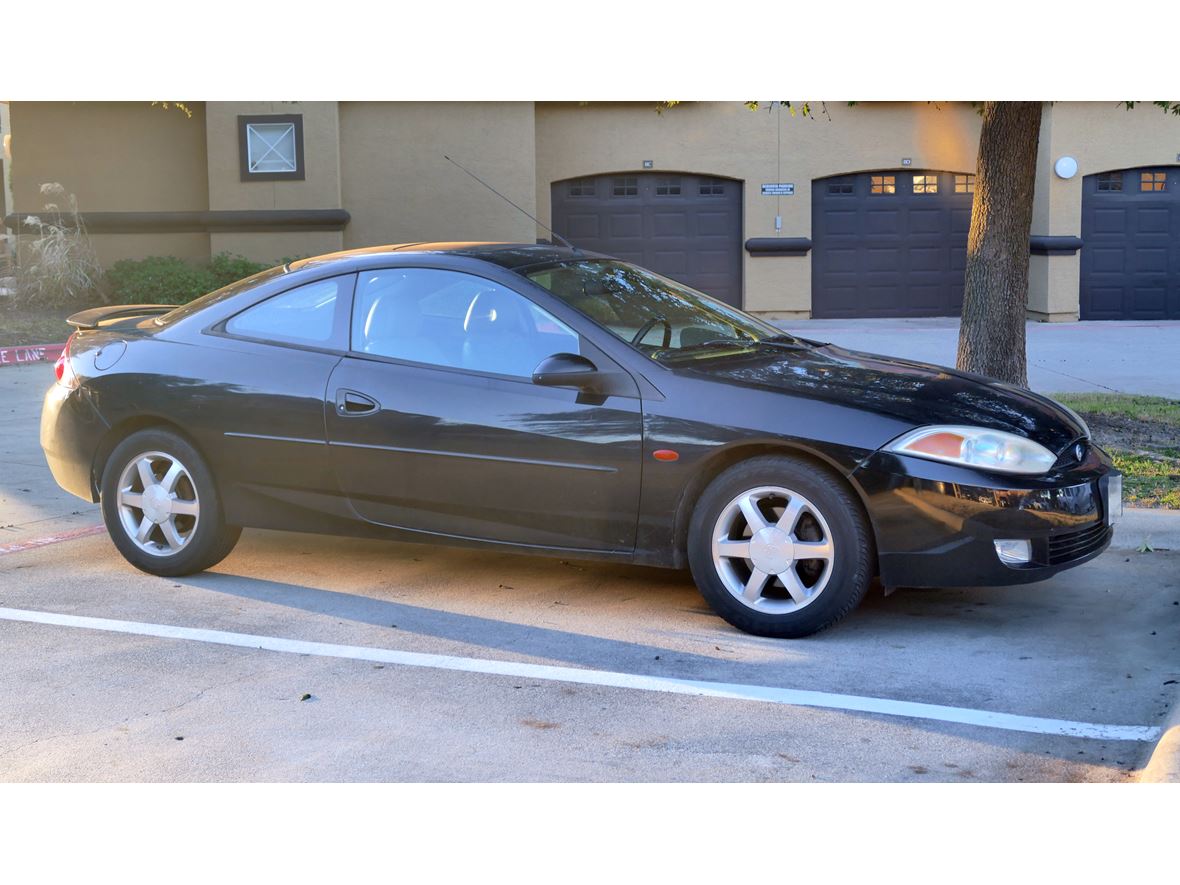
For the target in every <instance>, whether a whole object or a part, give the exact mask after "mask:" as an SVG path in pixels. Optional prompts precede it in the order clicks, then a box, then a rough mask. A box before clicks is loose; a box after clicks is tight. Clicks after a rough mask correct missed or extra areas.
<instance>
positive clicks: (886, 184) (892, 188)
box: [869, 175, 897, 194]
mask: <svg viewBox="0 0 1180 885" xmlns="http://www.w3.org/2000/svg"><path fill="white" fill-rule="evenodd" d="M869 193H870V194H895V193H897V180H896V179H895V178H894V177H893V176H892V175H873V176H870V177H869Z"/></svg>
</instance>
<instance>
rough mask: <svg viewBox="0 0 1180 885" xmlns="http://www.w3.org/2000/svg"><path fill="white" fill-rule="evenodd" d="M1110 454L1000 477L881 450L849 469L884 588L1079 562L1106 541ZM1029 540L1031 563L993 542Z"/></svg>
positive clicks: (967, 583)
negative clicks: (1009, 558)
mask: <svg viewBox="0 0 1180 885" xmlns="http://www.w3.org/2000/svg"><path fill="white" fill-rule="evenodd" d="M1118 475H1119V474H1118V472H1117V471H1116V470H1115V469H1114V467H1113V465H1112V464H1111V461H1110V458H1109V457H1108V456H1107V455H1106V453H1105V452H1103V451H1102V450H1101V449H1099V448H1098V447H1097V446H1093V445H1091V446H1088V447H1087V452H1086V456H1085V457H1084V458H1083V459H1082V461H1080V462H1078V463H1076V464H1074V465H1072V466H1071V467H1069V468H1068V469H1061V470H1057V471H1054V472H1052V473H1050V474H1047V475H1045V476H1038V477H1026V476H1000V475H998V474H994V473H985V472H982V471H978V470H974V469H971V468H967V467H959V466H956V465H952V464H942V463H938V462H935V461H928V460H924V459H921V458H913V457H909V456H906V455H897V454H893V453H888V452H877V453H876V454H874V455H873V456H871V457H870V458H869V459H868V460H867V461H866V462H865V463H864V464H863V465H861V466H860V467H859V468H858V469H857V470H856V471H855V473H854V474H853V476H854V478H855V479H856V481H857V483H858V485H859V486H860V488H861V490H862V492H863V493H864V495H865V501H866V506H867V508H868V511H869V518H870V519H871V520H872V523H873V529H874V532H875V535H876V539H877V550H878V554H879V562H880V578H881V582H882V583H883V584H884V585H885V586H887V587H979V586H998V585H1005V584H1025V583H1030V582H1032V581H1041V580H1044V579H1045V578H1049V577H1052V576H1053V575H1055V574H1057V573H1058V572H1060V571H1062V570H1064V569H1067V568H1072V567H1073V566H1076V565H1081V564H1082V563H1083V562H1087V561H1089V560H1091V559H1093V558H1094V557H1096V556H1098V555H1099V554H1100V553H1102V551H1103V550H1105V549H1106V548H1107V546H1109V544H1110V539H1111V535H1112V533H1113V530H1112V527H1111V524H1110V513H1111V507H1110V497H1109V496H1110V489H1109V486H1110V478H1111V477H1112V476H1118ZM1000 539H1025V540H1028V541H1029V542H1030V550H1031V554H1032V555H1031V559H1030V561H1029V562H1028V563H1027V564H1021V565H1007V564H1005V563H1003V562H1001V561H1000V558H999V557H998V556H997V554H996V549H995V541H997V540H1000Z"/></svg>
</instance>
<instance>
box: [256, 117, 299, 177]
mask: <svg viewBox="0 0 1180 885" xmlns="http://www.w3.org/2000/svg"><path fill="white" fill-rule="evenodd" d="M246 152H247V155H248V157H249V159H248V168H249V170H250V171H251V172H295V171H296V170H297V169H298V168H299V162H298V157H297V155H296V153H295V124H294V123H247V124H246Z"/></svg>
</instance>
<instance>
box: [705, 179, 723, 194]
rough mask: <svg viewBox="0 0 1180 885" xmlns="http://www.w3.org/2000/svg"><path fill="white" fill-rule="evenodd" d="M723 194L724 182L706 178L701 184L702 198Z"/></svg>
mask: <svg viewBox="0 0 1180 885" xmlns="http://www.w3.org/2000/svg"><path fill="white" fill-rule="evenodd" d="M723 193H725V182H724V181H719V180H718V179H716V178H706V179H705V180H704V181H702V182H701V185H700V194H701V196H702V197H719V196H721V194H723Z"/></svg>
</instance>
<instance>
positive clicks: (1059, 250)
mask: <svg viewBox="0 0 1180 885" xmlns="http://www.w3.org/2000/svg"><path fill="white" fill-rule="evenodd" d="M1080 248H1082V238H1081V237H1050V236H1047V235H1045V234H1033V235H1032V236H1031V237H1029V238H1028V249H1029V251H1030V252H1031V253H1032V254H1033V255H1077V254H1078V249H1080Z"/></svg>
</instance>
